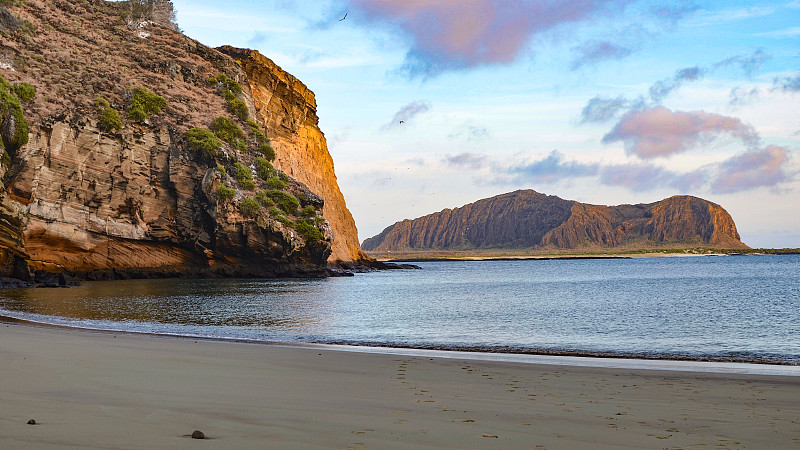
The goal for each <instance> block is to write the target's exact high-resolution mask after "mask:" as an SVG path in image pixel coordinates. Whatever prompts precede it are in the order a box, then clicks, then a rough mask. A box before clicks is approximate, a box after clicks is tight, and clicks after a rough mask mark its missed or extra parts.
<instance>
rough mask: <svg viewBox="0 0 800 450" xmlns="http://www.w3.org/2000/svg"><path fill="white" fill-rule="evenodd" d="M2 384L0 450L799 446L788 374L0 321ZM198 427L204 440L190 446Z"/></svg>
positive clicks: (798, 406)
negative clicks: (567, 362) (561, 362)
mask: <svg viewBox="0 0 800 450" xmlns="http://www.w3.org/2000/svg"><path fill="white" fill-rule="evenodd" d="M0 386H1V387H0V448H2V449H6V448H9V449H17V448H23V449H24V448H34V449H47V448H65V447H74V448H126V449H127V448H147V449H152V448H193V449H199V448H226V449H228V448H229V449H233V448H320V447H324V448H328V447H330V448H349V447H352V448H413V447H427V448H433V447H435V448H552V449H563V448H608V449H612V448H614V449H616V448H676V447H680V448H697V447H715V448H756V449H776V448H795V449H796V448H800V377H798V376H769V375H737V374H714V373H697V372H675V371H657V370H641V369H619V368H617V369H611V368H597V367H567V366H555V365H546V364H525V363H512V362H491V361H475V360H469V359H452V358H428V357H423V356H398V355H390V354H369V353H359V352H347V351H337V350H330V349H320V348H305V347H291V346H275V345H252V344H241V343H226V342H211V341H197V342H195V341H193V340H189V339H173V338H163V337H154V336H138V335H130V334H128V335H125V334H116V335H115V334H109V333H95V332H87V331H80V330H67V329H57V328H44V327H34V326H27V325H21V324H6V323H0ZM31 418H33V419H35V420H36V422H37V424H36V425H28V424H27V423H26V422H27V421H28V420H29V419H31ZM195 429H199V430H202V431H203V432H205V434H206V436H207V437H209V438H210V439H209V440H205V441H199V440H193V439H190V438H189V437H187V435H189V434H191V433H192V431H193V430H195Z"/></svg>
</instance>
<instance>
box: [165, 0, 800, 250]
mask: <svg viewBox="0 0 800 450" xmlns="http://www.w3.org/2000/svg"><path fill="white" fill-rule="evenodd" d="M173 3H174V5H175V7H176V9H177V12H178V15H177V17H178V24H179V26H180V27H181V29H182V30H183V31H184V32H185V33H186V34H187V35H189V36H191V37H193V38H195V39H197V40H199V41H201V42H203V43H205V44H206V45H210V46H219V45H223V44H230V45H234V46H239V47H249V48H255V49H257V50H259V51H260V52H261V53H263V54H264V55H265V56H267V57H269V58H271V59H273V60H274V61H275V62H276V63H277V64H278V65H280V66H281V67H283V68H284V69H285V70H287V71H289V72H290V73H292V74H294V75H295V76H297V77H298V78H299V79H301V80H302V81H303V82H304V83H305V84H307V85H308V86H309V87H310V88H311V89H312V90H313V91H314V92H315V93H316V96H317V104H318V113H319V117H320V127H321V128H322V131H323V132H324V133H325V135H326V137H327V139H328V145H329V149H330V151H331V154H332V155H333V158H334V162H335V165H336V173H337V176H338V179H339V185H340V187H341V189H342V191H343V193H344V195H345V198H346V200H347V204H348V207H349V208H350V210H351V211H352V213H353V215H354V217H355V219H356V224H357V226H358V228H359V236H360V239H362V240H363V239H365V238H368V237H371V236H373V235H375V234H377V233H379V232H380V231H381V230H382V229H383V228H385V227H387V226H389V225H391V224H393V223H394V222H396V221H398V220H402V219H406V218H415V217H419V216H422V215H425V214H429V213H432V212H436V211H439V210H442V209H444V208H452V207H457V206H461V205H464V204H466V203H470V202H473V201H475V200H478V199H480V198H486V197H490V196H493V195H497V194H501V193H504V192H510V191H513V190H516V189H535V190H537V191H539V192H543V193H547V194H550V195H557V196H559V197H562V198H567V199H574V200H579V201H582V202H587V203H594V204H620V203H641V202H653V201H656V200H660V199H662V198H665V197H668V196H671V195H676V194H691V195H696V196H699V197H703V198H706V199H708V200H711V201H714V202H716V203H719V204H721V205H722V206H724V207H725V208H726V209H727V210H728V212H730V213H731V214H732V216H733V218H734V220H735V221H736V224H737V227H738V229H739V232H740V234H741V235H742V239H743V240H744V242H745V243H747V244H749V245H751V246H754V247H800V0H782V1H761V2H743V1H725V2H721V1H717V2H714V1H683V2H663V1H652V0H651V1H636V0H627V1H609V0H573V1H554V0H546V1H532V0H529V1H526V0H502V1H501V0H495V1H492V0H439V1H432V0H319V1H299V0H298V1H294V0H266V1H244V0H234V1H228V2H224V3H221V2H212V1H206V0H191V1H190V0H175V1H173ZM753 5H757V6H753ZM345 14H347V17H346V19H345V20H339V19H341V18H342V17H344V15H345ZM401 121H402V123H400V122H401Z"/></svg>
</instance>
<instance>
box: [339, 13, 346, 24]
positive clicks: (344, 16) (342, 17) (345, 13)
mask: <svg viewBox="0 0 800 450" xmlns="http://www.w3.org/2000/svg"><path fill="white" fill-rule="evenodd" d="M344 19H347V13H344V17H342V18H341V19H339V22H341V21H343V20H344Z"/></svg>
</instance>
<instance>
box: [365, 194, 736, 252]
mask: <svg viewBox="0 0 800 450" xmlns="http://www.w3.org/2000/svg"><path fill="white" fill-rule="evenodd" d="M739 239H740V238H739V233H738V232H737V231H736V225H735V224H734V222H733V219H732V218H731V216H730V215H729V214H728V213H727V211H725V210H724V209H723V208H722V207H721V206H719V205H717V204H715V203H711V202H709V201H706V200H703V199H700V198H697V197H691V196H675V197H671V198H668V199H665V200H662V201H660V202H656V203H650V204H639V205H620V206H600V205H588V204H583V203H578V202H574V201H569V200H563V199H561V198H558V197H554V196H547V195H544V194H540V193H537V192H535V191H530V190H523V191H516V192H512V193H509V194H503V195H499V196H496V197H492V198H489V199H483V200H478V201H477V202H475V203H471V204H468V205H465V206H463V207H461V208H456V209H453V210H450V209H445V210H443V211H441V212H438V213H435V214H430V215H427V216H424V217H421V218H418V219H414V220H404V221H402V222H397V223H396V224H394V225H392V226H390V227H388V228H386V229H385V230H384V231H383V232H382V233H381V234H379V235H378V236H375V237H373V238H370V239H367V240H365V241H364V243H363V244H362V246H363V248H364V249H365V250H367V251H381V252H383V251H387V250H388V251H392V250H406V249H435V250H471V249H486V248H506V249H510V248H515V249H580V248H587V249H589V248H618V249H625V248H630V249H634V248H635V249H646V248H658V247H661V248H664V247H674V248H685V247H696V246H705V247H711V248H720V249H728V248H732V249H743V248H747V246H746V245H745V244H743V243H742V242H741V241H740V240H739Z"/></svg>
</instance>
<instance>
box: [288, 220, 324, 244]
mask: <svg viewBox="0 0 800 450" xmlns="http://www.w3.org/2000/svg"><path fill="white" fill-rule="evenodd" d="M294 229H295V230H297V232H298V233H300V236H303V239H305V240H306V241H311V242H314V241H321V240H322V232H321V231H319V228H317V227H315V226H314V225H312V224H310V223H308V222H307V221H306V219H303V218H299V219H297V220H296V221H295V223H294Z"/></svg>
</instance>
